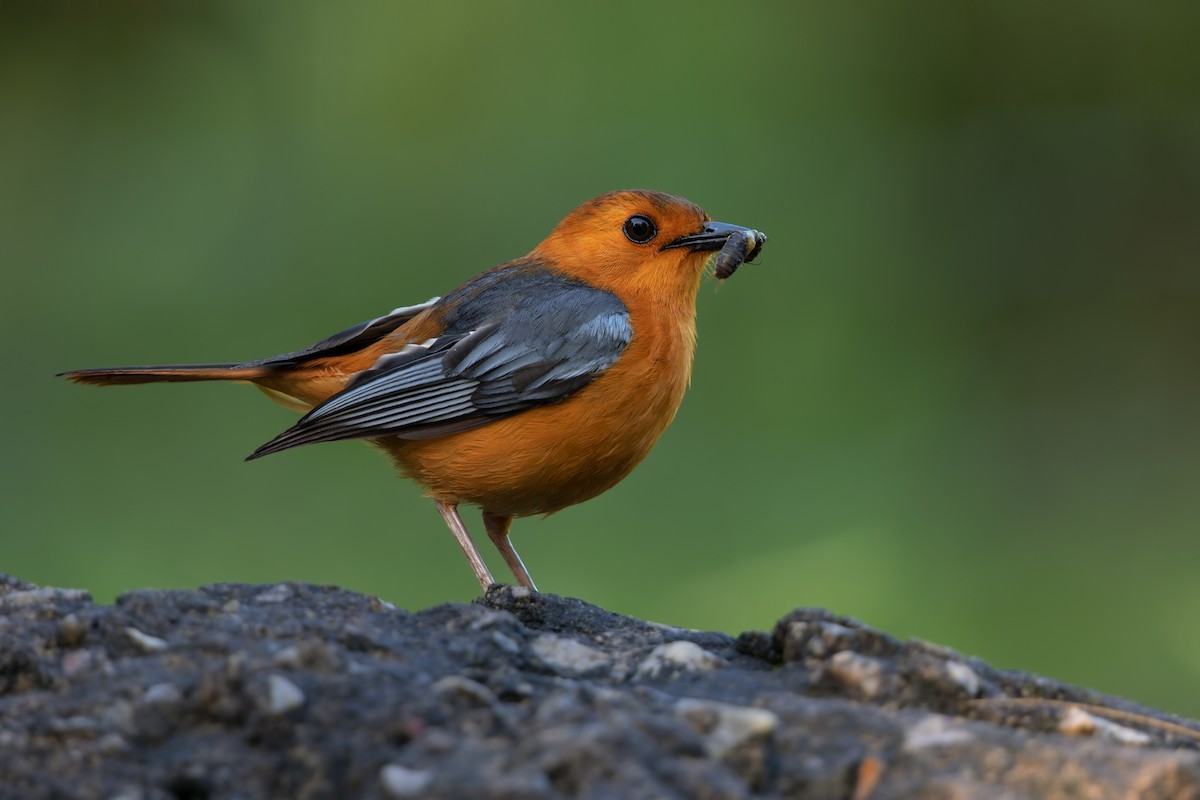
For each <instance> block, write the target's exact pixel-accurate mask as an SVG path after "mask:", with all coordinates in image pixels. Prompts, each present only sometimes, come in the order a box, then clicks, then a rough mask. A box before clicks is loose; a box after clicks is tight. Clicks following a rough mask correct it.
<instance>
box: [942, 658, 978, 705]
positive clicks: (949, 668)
mask: <svg viewBox="0 0 1200 800" xmlns="http://www.w3.org/2000/svg"><path fill="white" fill-rule="evenodd" d="M946 674H948V675H949V676H950V679H951V680H953V681H954V682H955V683H957V684H958V685H959V686H961V687H962V690H963V691H964V692H966V693H967V697H975V696H976V695H978V694H979V676H978V675H977V674H976V673H975V670H973V669H971V668H970V667H968V666H967V665H966V664H964V663H962V662H961V661H947V662H946Z"/></svg>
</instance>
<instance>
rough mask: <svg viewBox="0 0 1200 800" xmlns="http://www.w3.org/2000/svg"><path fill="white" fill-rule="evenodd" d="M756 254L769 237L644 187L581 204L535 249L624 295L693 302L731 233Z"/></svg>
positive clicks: (546, 259) (559, 265)
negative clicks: (710, 264) (713, 258)
mask: <svg viewBox="0 0 1200 800" xmlns="http://www.w3.org/2000/svg"><path fill="white" fill-rule="evenodd" d="M735 232H736V233H738V235H739V236H740V237H741V238H740V239H739V241H748V242H749V243H750V244H749V245H747V247H752V248H753V249H752V251H751V252H750V254H749V256H748V257H749V258H752V257H753V256H754V255H755V254H756V253H757V252H758V249H759V248H760V247H761V246H762V243H763V242H765V241H766V237H765V236H763V235H762V234H761V233H759V232H758V231H752V230H749V229H748V228H741V227H738V226H736V225H727V224H725V223H721V222H713V221H712V220H711V218H710V217H709V216H708V214H706V213H704V210H703V209H702V208H700V207H699V206H697V205H696V204H695V203H692V202H689V201H688V200H684V199H683V198H682V197H675V196H674V195H669V194H664V193H662V192H651V191H644V190H628V191H619V192H609V193H608V194H603V195H600V196H599V197H597V198H595V199H593V200H589V201H588V202H586V203H584V204H583V205H581V206H579V208H576V209H575V210H574V211H572V212H571V213H570V214H568V215H567V216H566V218H565V219H564V220H563V221H562V222H560V223H559V224H558V226H557V227H555V229H554V230H553V231H552V232H551V233H550V235H549V236H547V237H546V240H545V241H543V242H542V243H541V244H540V245H538V246H537V248H536V249H535V250H534V251H533V252H532V253H531V254H530V256H531V257H533V258H535V259H537V260H539V261H543V262H545V263H546V264H547V266H550V267H553V268H557V269H560V270H562V271H563V272H566V273H567V274H569V275H571V276H572V277H574V278H578V279H580V280H584V281H586V282H587V283H590V284H591V285H593V286H596V287H598V288H601V289H607V290H609V291H612V292H615V293H616V294H617V295H618V296H621V297H625V296H630V295H650V296H651V297H653V298H655V299H659V300H663V301H684V302H689V303H691V302H694V300H695V297H696V291H697V288H698V287H699V285H700V277H701V275H703V274H704V266H705V264H706V263H708V260H709V258H710V257H711V256H712V254H713V252H715V251H717V250H720V249H721V248H722V247H724V246H725V244H726V242H727V241H728V240H729V239H730V237H731V235H733V234H734V233H735Z"/></svg>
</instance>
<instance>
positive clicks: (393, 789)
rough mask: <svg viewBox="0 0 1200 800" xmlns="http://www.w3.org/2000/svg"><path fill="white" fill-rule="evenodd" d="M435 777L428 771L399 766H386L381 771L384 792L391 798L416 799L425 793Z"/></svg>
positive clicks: (380, 776)
mask: <svg viewBox="0 0 1200 800" xmlns="http://www.w3.org/2000/svg"><path fill="white" fill-rule="evenodd" d="M432 779H433V775H432V774H431V773H430V771H429V770H427V769H409V768H408V767H402V766H400V765H399V764H386V765H385V766H384V767H383V769H381V770H379V781H380V783H382V784H383V791H384V792H386V793H387V794H388V795H389V796H390V797H416V796H418V795H420V794H421V793H422V792H424V791H425V788H426V787H427V786H429V782H430V781H431V780H432Z"/></svg>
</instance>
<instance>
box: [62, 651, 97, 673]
mask: <svg viewBox="0 0 1200 800" xmlns="http://www.w3.org/2000/svg"><path fill="white" fill-rule="evenodd" d="M95 658H96V656H95V654H94V653H93V652H92V651H91V650H70V651H68V652H67V653H66V654H65V655H64V656H63V657H62V671H63V674H64V675H66V676H67V677H71V676H72V675H78V674H79V673H81V672H86V671H87V669H88V668H89V667H91V666H92V663H93V662H94V661H95Z"/></svg>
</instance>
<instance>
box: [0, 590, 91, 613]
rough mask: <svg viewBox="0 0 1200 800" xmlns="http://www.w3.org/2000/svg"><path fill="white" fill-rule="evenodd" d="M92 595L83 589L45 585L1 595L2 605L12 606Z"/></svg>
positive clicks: (0, 602) (79, 598)
mask: <svg viewBox="0 0 1200 800" xmlns="http://www.w3.org/2000/svg"><path fill="white" fill-rule="evenodd" d="M91 599H92V596H91V594H89V593H88V592H85V591H84V590H83V589H56V588H54V587H52V586H45V587H42V588H40V589H26V590H24V591H20V592H9V593H8V594H5V595H0V606H7V607H10V608H13V607H19V606H36V605H43V604H48V603H50V602H52V601H54V600H64V601H68V602H70V601H79V600H85V601H86V600H91Z"/></svg>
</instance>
